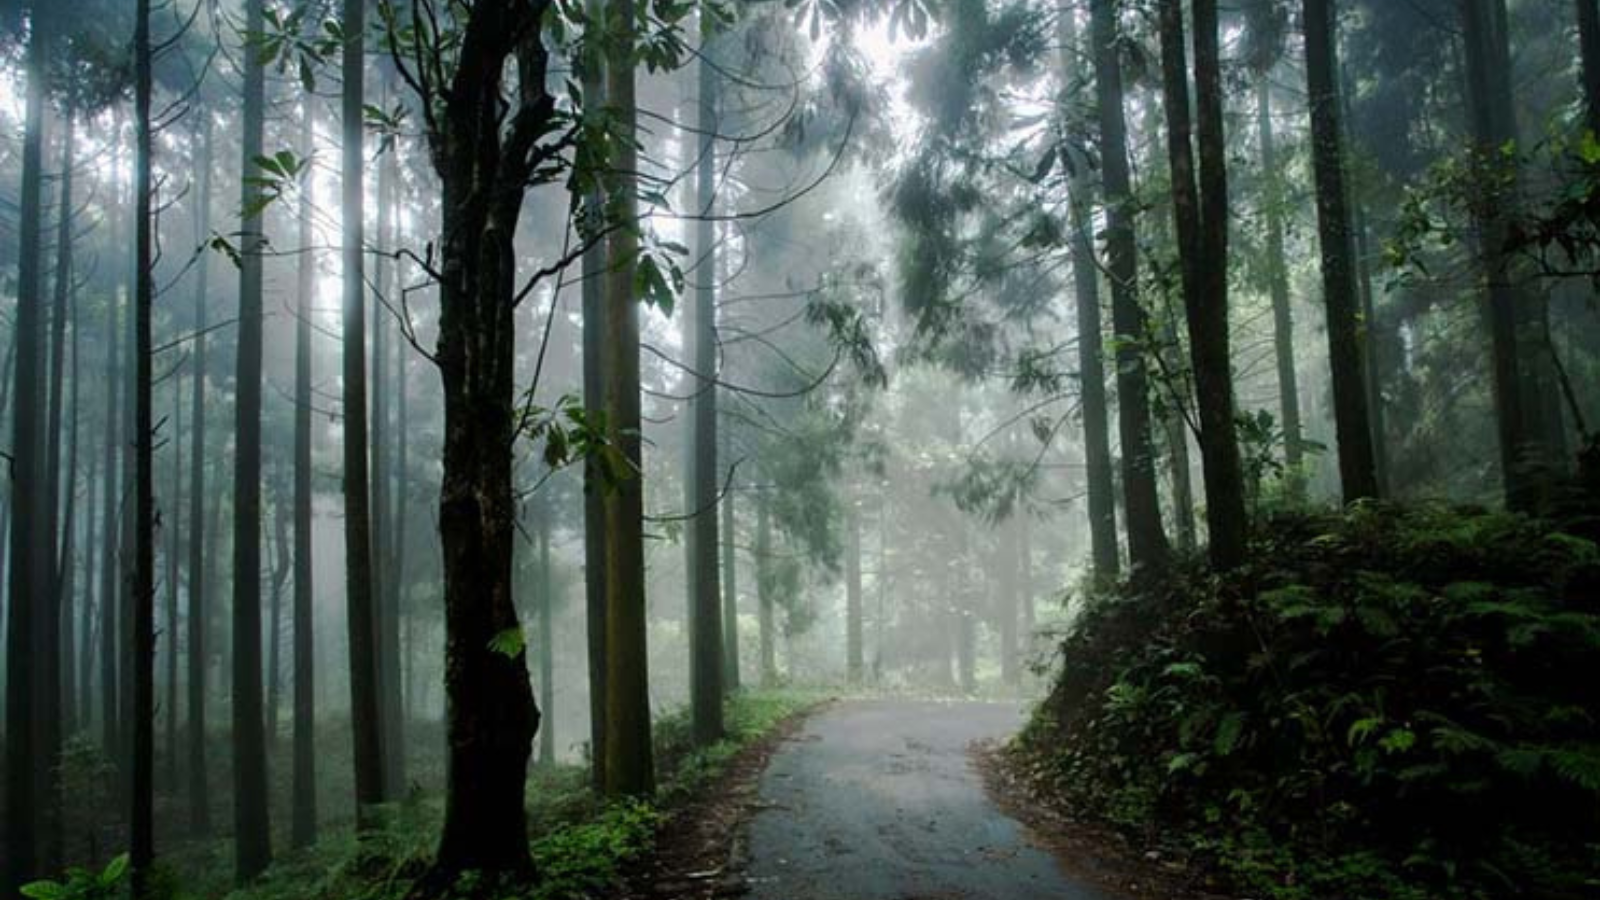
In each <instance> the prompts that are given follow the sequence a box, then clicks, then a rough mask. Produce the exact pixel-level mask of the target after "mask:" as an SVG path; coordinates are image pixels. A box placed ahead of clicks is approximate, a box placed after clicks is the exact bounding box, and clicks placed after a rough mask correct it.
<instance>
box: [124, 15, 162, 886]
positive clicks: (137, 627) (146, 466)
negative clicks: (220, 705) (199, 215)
mask: <svg viewBox="0 0 1600 900" xmlns="http://www.w3.org/2000/svg"><path fill="white" fill-rule="evenodd" d="M135 9H136V12H135V13H134V16H135V19H134V35H133V59H134V89H133V104H134V128H135V134H136V138H135V141H136V143H135V148H134V170H133V209H134V251H133V264H134V298H133V309H134V313H133V321H134V340H133V371H134V376H133V378H134V415H133V441H134V447H135V450H134V453H135V462H134V515H135V520H134V532H135V537H134V545H135V546H134V568H133V588H132V594H133V641H132V643H133V657H134V663H133V720H134V724H133V772H132V775H131V778H130V782H131V785H132V791H131V800H132V802H131V812H130V814H129V819H128V821H129V839H128V843H129V848H130V850H129V863H130V865H129V868H130V870H131V872H132V873H133V896H134V898H135V900H144V898H146V897H149V896H152V893H151V883H150V875H151V867H152V865H153V864H154V862H155V821H154V812H155V805H154V787H155V785H154V775H155V699H156V698H155V686H156V684H155V655H156V627H155V626H156V623H155V599H156V598H155V594H156V504H155V465H154V463H155V460H154V451H155V416H154V409H153V407H154V403H153V401H154V397H152V396H151V390H152V384H151V373H150V363H151V359H150V351H151V341H150V318H151V313H152V311H153V307H154V305H155V273H154V270H153V266H154V262H155V261H154V259H153V258H152V255H151V254H152V243H153V242H152V230H153V227H154V224H155V223H154V221H153V220H152V218H151V216H152V210H151V194H152V192H153V186H152V185H151V180H150V163H151V160H150V156H151V153H152V152H153V147H152V135H151V121H150V87H151V74H150V64H151V48H150V0H137V4H136V7H135Z"/></svg>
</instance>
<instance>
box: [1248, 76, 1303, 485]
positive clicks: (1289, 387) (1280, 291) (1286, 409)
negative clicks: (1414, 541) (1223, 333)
mask: <svg viewBox="0 0 1600 900" xmlns="http://www.w3.org/2000/svg"><path fill="white" fill-rule="evenodd" d="M1256 135H1257V138H1258V141H1259V143H1260V145H1261V173H1262V177H1263V178H1265V179H1266V187H1265V190H1264V192H1263V193H1264V196H1263V197H1262V207H1263V213H1264V218H1265V219H1266V226H1267V283H1268V291H1269V293H1271V295H1272V349H1273V353H1274V356H1275V358H1276V359H1277V363H1278V415H1279V418H1280V419H1281V420H1282V424H1283V463H1284V469H1285V472H1286V474H1285V483H1286V484H1287V485H1288V489H1289V496H1290V497H1292V498H1294V499H1297V500H1298V499H1302V498H1303V497H1304V496H1305V474H1306V473H1305V448H1304V441H1305V436H1304V434H1303V432H1302V427H1301V424H1300V382H1299V376H1298V373H1297V372H1296V371H1295V365H1294V360H1295V356H1294V312H1293V308H1292V307H1291V305H1290V299H1289V267H1288V263H1287V262H1286V260H1285V257H1284V249H1283V209H1284V199H1283V173H1281V172H1279V171H1278V146H1277V138H1276V135H1275V133H1274V130H1273V124H1272V82H1271V80H1270V79H1269V78H1268V77H1267V74H1266V73H1264V72H1263V73H1262V74H1261V77H1260V78H1259V79H1258V80H1257V82H1256Z"/></svg>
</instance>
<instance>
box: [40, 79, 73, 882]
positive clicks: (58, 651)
mask: <svg viewBox="0 0 1600 900" xmlns="http://www.w3.org/2000/svg"><path fill="white" fill-rule="evenodd" d="M61 130H62V136H61V193H60V200H59V203H58V206H57V209H56V266H55V285H54V302H53V304H52V305H53V308H52V310H51V313H50V382H49V390H50V398H49V407H48V412H47V414H46V416H47V422H46V424H45V431H44V439H45V462H44V466H45V472H44V475H45V488H44V491H45V495H44V496H45V502H44V512H45V520H46V525H45V534H46V535H47V536H48V537H47V538H46V540H47V545H48V547H49V550H48V565H49V570H48V574H47V576H46V577H47V578H48V583H49V586H50V591H49V594H48V595H47V596H46V597H45V598H43V599H44V605H43V609H42V612H43V615H42V616H41V617H40V619H39V625H40V628H41V632H40V637H41V641H40V644H39V645H38V648H37V649H38V650H39V653H40V669H41V671H40V673H39V674H40V681H39V692H40V693H39V696H40V704H39V707H38V709H37V712H38V713H39V716H40V718H39V726H40V731H39V742H40V747H41V748H42V749H41V752H42V753H44V754H45V756H46V757H47V758H49V759H51V760H52V762H51V764H50V772H51V777H50V778H49V779H48V780H47V781H46V782H45V783H44V784H43V785H40V787H41V789H42V791H43V793H42V795H41V796H42V800H43V802H42V803H41V806H40V813H41V815H43V816H44V817H45V822H44V823H43V825H42V832H43V833H42V834H41V835H40V837H41V838H42V840H43V845H42V847H41V853H40V861H41V862H42V863H44V864H45V865H46V866H47V867H48V868H47V871H53V870H54V869H56V868H58V867H59V865H60V862H61V858H62V854H61V823H60V821H59V820H58V819H57V818H54V817H56V816H57V814H58V812H59V810H60V808H61V799H60V794H61V779H60V775H59V768H60V758H61V738H62V735H63V734H65V733H66V729H67V728H69V727H70V723H69V722H68V721H67V717H66V716H65V715H64V714H63V713H64V710H63V708H62V699H63V696H64V694H63V690H62V688H63V686H64V685H65V684H66V677H65V666H66V658H65V654H64V644H65V643H66V642H65V641H63V639H62V637H63V634H65V633H70V632H63V630H62V621H63V616H64V615H65V613H66V610H67V609H68V608H69V607H70V601H69V599H68V598H67V595H66V585H67V574H66V572H67V570H66V566H67V564H68V554H69V552H70V549H69V546H68V545H69V543H70V542H69V540H68V534H69V532H68V531H67V530H66V529H65V528H63V527H62V525H63V517H62V506H63V505H64V503H65V502H66V501H65V500H64V499H63V498H62V480H61V471H62V455H63V454H62V444H63V443H64V441H63V434H62V432H63V430H64V426H63V424H62V420H63V419H64V418H65V413H66V403H65V401H66V391H65V387H66V374H67V367H66V353H67V318H68V316H69V311H68V307H69V304H70V300H71V293H72V252H71V246H72V166H73V159H72V157H73V149H72V143H73V122H72V112H71V110H68V111H67V112H66V113H65V114H64V115H63V116H62V117H61ZM66 489H67V491H68V492H72V491H76V490H77V485H75V484H73V483H72V482H71V479H70V478H68V480H67V484H66Z"/></svg>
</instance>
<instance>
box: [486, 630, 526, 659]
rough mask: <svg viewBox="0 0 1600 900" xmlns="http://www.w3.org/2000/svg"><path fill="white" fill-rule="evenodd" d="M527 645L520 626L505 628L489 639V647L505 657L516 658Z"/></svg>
mask: <svg viewBox="0 0 1600 900" xmlns="http://www.w3.org/2000/svg"><path fill="white" fill-rule="evenodd" d="M526 646H527V638H526V637H525V636H524V635H523V633H522V629H521V628H516V627H512V628H507V629H505V630H503V631H501V632H500V633H498V634H496V635H495V636H494V637H492V638H490V639H489V649H490V650H491V651H493V652H495V653H498V654H500V655H501V656H504V657H505V658H506V659H516V658H517V657H518V656H521V655H522V650H523V648H524V647H526Z"/></svg>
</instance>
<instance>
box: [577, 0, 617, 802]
mask: <svg viewBox="0 0 1600 900" xmlns="http://www.w3.org/2000/svg"><path fill="white" fill-rule="evenodd" d="M584 10H585V12H586V14H587V16H588V19H589V21H590V22H591V23H599V22H601V21H602V20H603V19H604V16H605V8H604V4H603V0H585V3H584ZM594 27H595V28H596V29H598V28H599V27H600V26H599V25H598V24H596V25H594ZM601 43H602V42H600V41H594V42H589V43H586V44H585V46H587V47H588V48H589V54H588V55H587V56H585V57H583V58H582V59H580V63H581V65H582V69H583V72H582V76H583V96H584V97H585V98H587V100H588V103H587V104H586V105H585V110H584V114H585V115H586V116H592V115H597V114H598V113H599V111H601V110H604V109H605V63H604V61H603V59H602V58H601V55H600V54H601ZM582 203H583V205H584V208H585V219H586V220H588V221H593V222H598V221H600V220H601V219H602V217H603V215H604V208H605V197H604V196H603V195H602V193H601V192H600V191H599V189H596V190H595V191H594V192H592V193H590V194H589V195H588V196H585V197H583V198H582ZM608 244H609V241H607V240H606V238H604V237H599V238H597V239H594V240H593V241H592V243H591V244H590V246H589V247H588V248H586V249H585V250H584V252H583V260H582V264H581V268H582V274H583V405H584V409H585V411H586V412H587V413H588V415H589V417H590V420H591V421H598V420H599V417H600V416H601V415H603V413H604V409H605V400H604V396H603V394H604V392H605V382H604V379H605V362H604V357H605V350H606V346H605V339H604V335H603V334H602V331H603V329H604V327H605V323H604V316H605V271H606V260H607V258H608V257H609V254H610V248H609V246H608ZM602 477H603V476H602V473H601V469H600V464H599V462H598V461H597V460H595V459H594V458H593V457H590V458H587V459H585V460H584V461H583V563H584V565H583V596H584V627H585V629H586V632H587V643H588V667H589V760H590V769H591V783H592V784H593V785H594V787H595V788H596V789H602V788H604V787H605V764H606V562H605V560H606V528H605V504H604V499H605V493H604V492H605V489H606V488H605V485H604V483H603V482H602V480H601V479H602Z"/></svg>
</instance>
